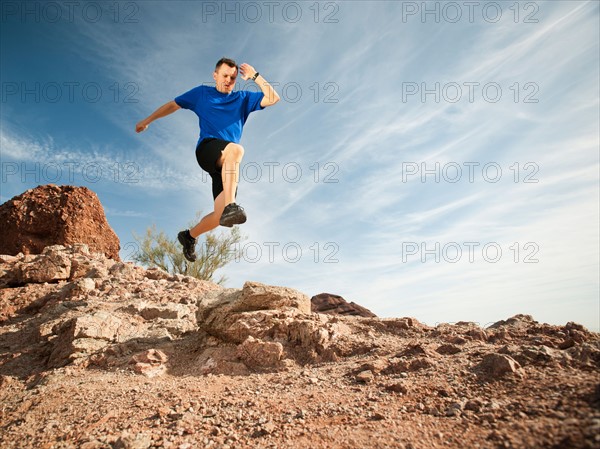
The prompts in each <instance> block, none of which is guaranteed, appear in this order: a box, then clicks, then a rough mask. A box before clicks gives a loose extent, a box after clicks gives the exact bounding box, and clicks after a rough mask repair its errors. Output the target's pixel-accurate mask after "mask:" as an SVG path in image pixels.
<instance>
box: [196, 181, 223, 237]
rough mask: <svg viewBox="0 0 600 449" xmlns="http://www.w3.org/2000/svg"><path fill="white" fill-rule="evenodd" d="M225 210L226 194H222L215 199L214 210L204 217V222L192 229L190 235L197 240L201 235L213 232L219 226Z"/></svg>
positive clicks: (201, 221)
mask: <svg viewBox="0 0 600 449" xmlns="http://www.w3.org/2000/svg"><path fill="white" fill-rule="evenodd" d="M224 208H225V192H221V193H219V194H218V195H217V197H216V198H215V205H214V210H213V211H212V212H211V213H209V214H207V215H205V216H204V217H202V220H200V222H199V223H198V224H197V225H196V226H194V227H193V228H191V229H190V235H191V236H192V237H193V238H195V239H197V238H198V237H199V236H200V235H202V234H204V233H205V232H208V231H211V230H213V229H215V228H216V227H217V226H219V219H220V218H221V214H222V213H223V209H224Z"/></svg>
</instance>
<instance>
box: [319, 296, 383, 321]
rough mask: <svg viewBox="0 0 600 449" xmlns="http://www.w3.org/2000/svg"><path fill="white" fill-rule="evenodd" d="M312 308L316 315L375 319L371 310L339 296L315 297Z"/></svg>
mask: <svg viewBox="0 0 600 449" xmlns="http://www.w3.org/2000/svg"><path fill="white" fill-rule="evenodd" d="M310 302H311V308H312V311H313V312H314V313H326V314H328V315H352V316H363V317H369V318H374V317H376V316H377V315H375V314H374V313H373V312H371V311H370V310H369V309H367V308H365V307H363V306H361V305H359V304H356V303H355V302H348V301H346V300H345V299H344V298H342V297H341V296H339V295H332V294H331V293H320V294H318V295H315V296H313V297H312V298H311V299H310Z"/></svg>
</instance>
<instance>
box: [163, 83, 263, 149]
mask: <svg viewBox="0 0 600 449" xmlns="http://www.w3.org/2000/svg"><path fill="white" fill-rule="evenodd" d="M263 97H264V94H263V93H262V92H250V91H248V90H239V91H235V92H231V93H230V94H223V93H221V92H219V91H218V90H217V88H216V87H211V86H198V87H194V88H193V89H192V90H190V91H188V92H186V93H184V94H182V95H180V96H178V97H177V98H175V103H177V104H178V105H179V106H180V107H182V108H184V109H190V110H191V111H194V112H195V113H196V115H197V116H198V120H199V125H200V138H199V139H198V143H200V142H201V141H202V139H205V138H207V137H215V138H217V139H223V140H227V141H229V142H234V143H240V139H241V138H242V128H243V126H244V123H246V119H247V118H248V116H249V115H250V113H251V112H254V111H258V110H260V109H264V108H263V107H261V105H260V102H261V101H262V99H263Z"/></svg>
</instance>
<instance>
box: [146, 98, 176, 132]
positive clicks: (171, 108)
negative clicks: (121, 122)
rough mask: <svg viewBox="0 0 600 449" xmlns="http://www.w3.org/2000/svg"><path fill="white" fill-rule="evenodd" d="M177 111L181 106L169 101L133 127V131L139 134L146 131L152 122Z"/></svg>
mask: <svg viewBox="0 0 600 449" xmlns="http://www.w3.org/2000/svg"><path fill="white" fill-rule="evenodd" d="M178 109H181V106H179V105H178V104H177V103H175V101H169V102H168V103H165V104H163V105H162V106H161V107H160V108H158V109H157V110H156V111H154V112H153V113H152V114H150V115H149V116H148V117H146V118H145V119H144V120H142V121H141V122H139V123H138V124H137V125H135V131H136V132H138V133H141V132H142V131H144V130H146V128H148V125H149V124H150V123H152V122H153V121H154V120H157V119H159V118H162V117H165V116H167V115H169V114H172V113H173V112H175V111H176V110H178Z"/></svg>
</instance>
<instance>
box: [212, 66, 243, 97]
mask: <svg viewBox="0 0 600 449" xmlns="http://www.w3.org/2000/svg"><path fill="white" fill-rule="evenodd" d="M237 75H238V67H237V64H236V63H235V61H234V60H233V59H229V58H221V59H219V61H218V62H217V65H216V66H215V71H214V73H213V78H214V79H215V82H216V83H217V86H216V87H217V90H218V91H219V92H221V93H224V94H229V93H231V92H232V91H233V88H234V87H235V80H236V78H237Z"/></svg>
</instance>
